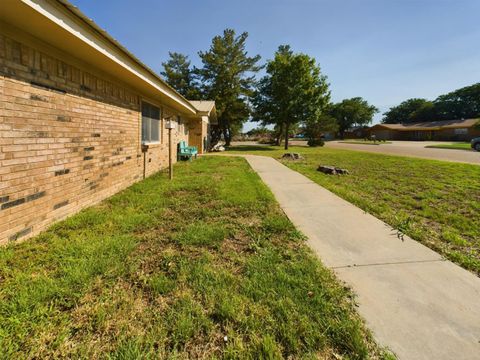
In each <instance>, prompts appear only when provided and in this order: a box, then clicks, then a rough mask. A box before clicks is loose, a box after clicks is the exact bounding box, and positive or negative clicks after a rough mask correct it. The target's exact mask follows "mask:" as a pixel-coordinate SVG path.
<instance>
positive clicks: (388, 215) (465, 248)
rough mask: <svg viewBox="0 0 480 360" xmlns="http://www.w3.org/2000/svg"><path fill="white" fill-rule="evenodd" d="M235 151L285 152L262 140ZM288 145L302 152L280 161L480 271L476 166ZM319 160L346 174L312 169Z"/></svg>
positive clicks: (479, 175)
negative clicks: (298, 157)
mask: <svg viewBox="0 0 480 360" xmlns="http://www.w3.org/2000/svg"><path fill="white" fill-rule="evenodd" d="M235 151H237V152H240V153H245V152H248V153H252V154H258V155H266V156H273V157H275V158H280V157H281V155H282V154H283V153H285V151H284V150H283V149H281V148H278V147H265V146H262V147H260V146H258V147H255V146H249V147H237V148H231V152H235ZM289 151H290V152H298V153H300V154H302V155H304V156H305V160H302V161H298V162H290V161H284V163H285V164H286V165H287V166H289V167H290V168H292V169H294V170H296V171H299V172H301V173H303V174H304V175H306V176H307V177H309V178H310V179H312V180H313V181H315V182H316V183H318V184H320V185H322V186H324V187H325V188H327V189H329V190H330V191H332V192H334V193H336V194H337V195H339V196H341V197H342V198H344V199H346V200H348V201H350V202H351V203H353V204H355V205H357V206H359V207H360V208H362V209H363V210H365V211H367V212H369V213H371V214H373V215H375V216H376V217H378V218H380V219H382V220H383V221H385V222H386V223H387V224H390V225H391V226H392V227H393V228H395V229H399V230H401V231H402V232H404V233H405V234H407V235H409V236H411V237H412V238H413V239H416V240H418V241H420V242H422V243H423V244H425V245H427V246H428V247H430V248H432V249H434V250H436V251H438V252H439V253H441V254H442V255H444V256H445V257H446V258H448V259H450V260H452V261H454V262H456V263H457V264H459V265H461V266H462V267H464V268H466V269H468V270H471V271H472V272H474V273H476V274H477V275H480V166H477V165H469V164H460V163H451V162H443V161H435V160H424V159H417V158H407V157H399V156H388V155H382V154H371V153H364V152H358V151H350V150H339V149H329V148H305V147H291V149H290V150H289ZM320 164H323V165H335V166H339V167H342V168H346V169H348V170H349V171H350V175H348V176H329V175H325V174H323V173H320V172H318V171H316V169H317V167H318V165H320Z"/></svg>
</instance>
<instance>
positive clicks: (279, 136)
mask: <svg viewBox="0 0 480 360" xmlns="http://www.w3.org/2000/svg"><path fill="white" fill-rule="evenodd" d="M282 136H283V124H280V129H279V131H278V132H277V134H276V136H275V145H276V146H280V145H282Z"/></svg>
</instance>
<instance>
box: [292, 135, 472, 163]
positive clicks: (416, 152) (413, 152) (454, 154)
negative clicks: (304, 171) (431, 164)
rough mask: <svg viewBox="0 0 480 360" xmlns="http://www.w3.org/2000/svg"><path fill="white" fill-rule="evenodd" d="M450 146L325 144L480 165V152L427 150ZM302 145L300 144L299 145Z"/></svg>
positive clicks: (422, 143)
mask: <svg viewBox="0 0 480 360" xmlns="http://www.w3.org/2000/svg"><path fill="white" fill-rule="evenodd" d="M439 144H450V142H438V141H392V143H391V144H381V145H362V144H345V143H342V142H340V141H329V142H327V143H326V144H325V146H326V147H328V148H334V149H347V150H355V151H364V152H373V153H381V154H389V155H400V156H411V157H418V158H424V159H433V160H443V161H453V162H461V163H467V164H475V165H480V152H478V151H464V150H452V149H432V148H426V146H428V145H439ZM299 145H300V144H299Z"/></svg>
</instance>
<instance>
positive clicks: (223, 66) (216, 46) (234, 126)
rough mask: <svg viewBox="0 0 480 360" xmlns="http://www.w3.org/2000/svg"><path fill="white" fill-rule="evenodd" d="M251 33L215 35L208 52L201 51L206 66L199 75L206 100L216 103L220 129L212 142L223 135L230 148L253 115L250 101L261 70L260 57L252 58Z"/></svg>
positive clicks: (217, 129) (231, 31) (214, 132)
mask: <svg viewBox="0 0 480 360" xmlns="http://www.w3.org/2000/svg"><path fill="white" fill-rule="evenodd" d="M247 38H248V33H246V32H244V33H242V34H240V35H238V36H236V34H235V31H234V30H232V29H226V30H225V31H224V32H223V35H221V36H220V35H219V36H215V37H214V38H213V39H212V44H211V46H210V49H209V50H208V51H205V52H203V51H200V52H199V53H198V55H199V56H200V59H201V60H202V65H203V66H202V67H201V68H199V69H196V73H197V74H198V76H199V79H200V80H201V82H202V93H203V97H204V98H207V99H212V100H215V104H216V108H217V115H218V127H217V128H216V129H214V130H213V133H212V142H216V141H217V140H219V138H220V135H221V134H223V137H224V139H225V142H226V145H227V146H229V145H230V142H231V139H232V137H233V136H234V135H235V134H236V133H238V132H239V131H240V130H241V128H242V125H243V123H244V122H245V121H247V120H248V118H249V116H250V107H249V105H248V98H249V97H250V96H251V95H252V93H253V87H254V85H255V73H256V72H257V71H259V70H260V69H261V66H259V65H258V64H257V63H258V61H259V60H260V55H256V56H252V57H251V56H248V53H247V50H246V49H245V42H246V40H247Z"/></svg>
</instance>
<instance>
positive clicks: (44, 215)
mask: <svg viewBox="0 0 480 360" xmlns="http://www.w3.org/2000/svg"><path fill="white" fill-rule="evenodd" d="M207 105H208V106H207ZM166 120H173V121H175V122H176V123H177V126H176V129H175V130H174V134H173V141H174V144H172V145H173V148H174V151H176V144H177V143H178V142H179V141H180V140H185V141H187V142H190V143H191V145H197V146H198V148H199V152H200V153H201V152H203V151H205V150H206V146H207V145H208V127H209V126H210V123H211V121H214V120H215V106H214V103H213V102H208V104H207V103H205V104H200V103H192V102H190V101H188V100H187V99H185V98H183V97H182V96H181V95H180V94H178V93H177V92H176V91H175V90H173V89H172V88H171V87H170V86H169V85H168V84H166V83H165V81H164V80H162V79H161V78H160V77H159V76H158V75H157V74H155V73H154V72H153V71H152V70H150V69H149V68H148V67H146V66H145V65H144V64H143V63H141V62H140V61H139V60H138V59H137V58H136V57H135V56H133V55H132V54H131V53H130V52H128V51H127V50H126V49H125V48H124V47H122V46H121V45H120V44H119V43H118V42H117V41H115V40H114V39H113V38H112V37H111V36H109V35H108V34H107V33H106V32H105V31H103V30H102V29H100V28H99V27H98V26H97V25H95V24H94V23H93V22H92V21H91V20H89V19H88V18H87V17H85V16H84V15H83V14H82V13H81V12H80V11H79V10H78V9H77V8H75V7H73V6H72V5H71V4H70V3H68V2H67V1H64V0H57V1H55V0H35V1H32V0H2V2H1V4H0V135H1V136H0V165H1V166H0V178H1V183H0V244H1V243H6V242H8V241H16V240H21V239H25V238H28V237H29V236H32V235H34V234H37V233H38V232H40V231H41V230H43V229H45V228H46V227H47V226H48V225H49V224H51V223H53V222H55V221H57V220H59V219H63V218H65V217H66V216H68V215H71V214H73V213H75V212H77V211H79V210H80V209H82V208H85V207H87V206H89V205H92V204H94V203H97V202H99V201H101V200H102V199H105V198H106V197H108V196H110V195H112V194H114V193H116V192H118V191H119V190H121V189H124V188H125V187H127V186H129V185H131V184H132V183H134V182H136V181H139V180H141V179H142V178H144V177H145V176H148V175H150V174H152V173H154V172H157V171H159V170H160V169H162V168H165V167H166V166H168V146H169V144H168V136H167V131H166V130H165V121H166ZM142 144H148V150H147V151H146V152H142ZM144 150H145V147H144ZM173 155H174V156H173V159H176V154H173Z"/></svg>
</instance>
